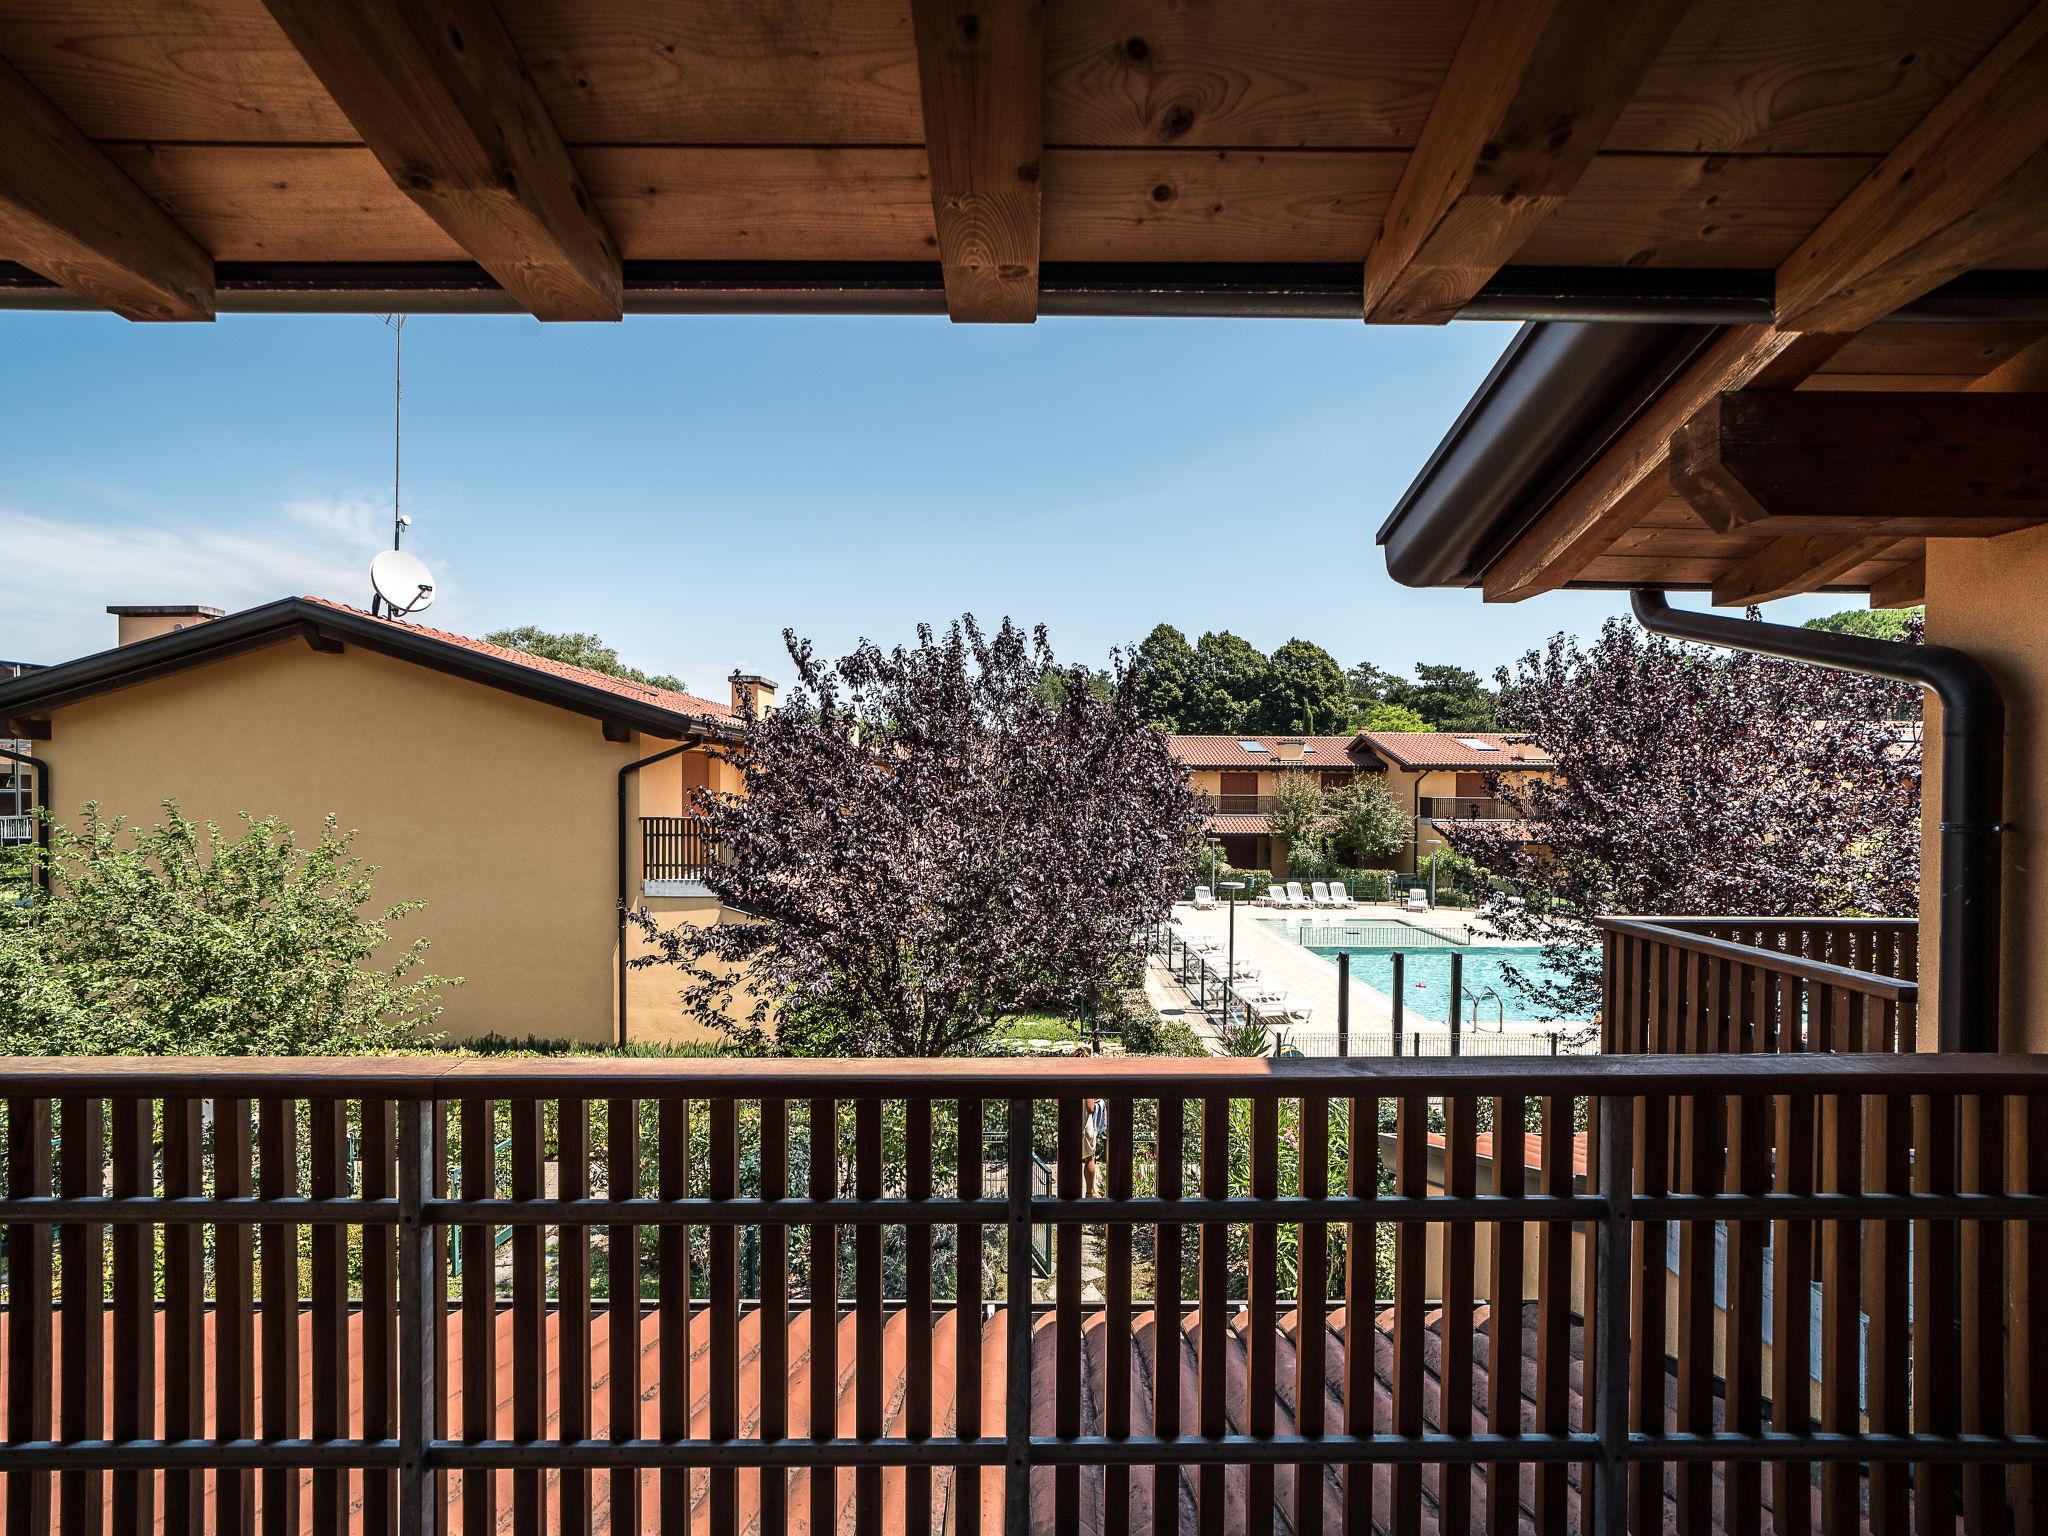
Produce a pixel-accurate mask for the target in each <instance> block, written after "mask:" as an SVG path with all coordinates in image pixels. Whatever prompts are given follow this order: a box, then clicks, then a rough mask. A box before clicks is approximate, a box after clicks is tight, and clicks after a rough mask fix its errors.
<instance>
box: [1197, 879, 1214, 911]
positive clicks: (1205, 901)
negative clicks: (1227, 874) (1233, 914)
mask: <svg viewBox="0 0 2048 1536" xmlns="http://www.w3.org/2000/svg"><path fill="white" fill-rule="evenodd" d="M1215 905H1216V893H1215V892H1214V891H1212V890H1210V889H1209V887H1207V886H1206V885H1198V886H1196V887H1195V910H1196V911H1198V912H1206V911H1208V910H1209V909H1210V908H1211V907H1213V906H1215Z"/></svg>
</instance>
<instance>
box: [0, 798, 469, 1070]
mask: <svg viewBox="0 0 2048 1536" xmlns="http://www.w3.org/2000/svg"><path fill="white" fill-rule="evenodd" d="M163 808H164V819H163V821H161V822H159V823H158V824H156V825H155V826H152V827H151V828H149V829H148V830H147V831H144V830H142V829H140V828H131V827H130V826H129V825H128V824H127V822H126V821H125V820H124V819H123V818H120V817H115V818H113V819H112V820H104V819H102V818H101V816H100V812H99V807H98V806H97V805H95V804H92V803H91V802H88V803H87V804H86V807H85V813H84V819H83V821H82V823H81V825H80V828H79V830H78V831H76V832H73V831H71V830H69V829H68V828H66V827H63V826H52V827H51V829H50V848H49V850H48V852H47V853H44V852H42V851H41V850H38V851H37V852H36V853H35V854H34V855H33V858H34V860H35V862H36V864H37V865H38V867H39V868H41V869H44V870H46V871H47V872H48V873H49V875H50V877H51V891H50V894H49V895H48V896H46V897H43V898H41V899H38V900H34V901H30V902H26V903H22V904H19V905H12V906H0V1051H4V1052H6V1053H8V1054H13V1055H22V1054H33V1055H66V1056H69V1055H80V1056H85V1055H117V1056H178V1055H203V1056H235V1055H281V1056H282V1055H298V1054H339V1053H348V1052H356V1051H380V1050H392V1049H396V1048H401V1047H405V1046H411V1045H417V1044H419V1043H421V1041H422V1039H423V1038H427V1037H426V1036H425V1035H424V1033H423V1032H424V1031H425V1030H426V1029H427V1027H428V1026H429V1025H431V1024H432V1023H433V1021H434V1019H435V1017H436V1016H437V1015H438V1014H439V1013H440V1011H441V1004H440V990H441V988H443V987H445V986H450V985H454V984H456V979H454V978H444V977H440V976H431V975H416V974H415V973H416V972H417V971H418V969H419V967H420V966H421V965H422V964H423V963H424V961H425V957H426V949H427V942H426V940H425V939H415V940H414V941H413V942H412V943H411V944H410V945H409V946H407V947H406V948H404V949H402V950H401V951H399V953H398V954H397V956H396V958H395V959H393V960H390V961H388V962H386V963H385V964H383V965H382V966H381V967H380V966H379V965H378V964H376V963H375V962H376V960H377V956H378V952H379V951H380V950H383V949H384V948H385V947H386V946H387V945H388V944H390V943H391V942H392V936H391V934H390V933H389V932H388V931H387V929H388V927H389V925H390V924H392V923H394V922H396V921H397V920H398V919H400V918H402V917H405V916H407V915H408V914H410V913H412V912H416V911H418V910H419V909H420V908H421V907H422V906H424V905H425V903H423V902H418V901H401V902H398V903H396V904H393V905H390V906H386V907H382V908H378V907H374V906H372V905H371V894H372V892H371V885H372V877H373V876H374V875H375V874H376V872H377V871H376V866H374V865H366V864H364V863H363V861H362V860H361V859H360V858H359V857H357V856H356V855H355V854H354V853H352V852H351V851H350V845H351V843H352V842H353V841H354V838H355V834H354V833H353V832H346V833H343V832H337V831H336V829H335V821H334V818H333V817H332V816H329V817H328V818H327V819H326V821H325V823H324V824H323V825H322V827H321V831H320V836H319V839H318V841H317V842H315V843H314V844H313V845H312V846H310V847H303V848H302V847H300V846H299V845H298V843H297V842H296V841H295V839H294V837H293V835H292V829H291V828H290V827H289V826H287V825H286V824H285V823H284V822H282V821H279V820H277V819H276V818H275V817H270V818H265V819H262V820H258V819H255V818H253V817H251V816H248V815H247V814H245V815H244V816H243V817H242V821H243V830H242V832H241V834H240V835H239V836H224V835H223V834H222V832H221V829H220V827H219V826H218V825H217V824H215V823H214V822H210V821H209V822H192V821H189V820H187V819H186V818H185V817H184V816H183V815H181V814H180V813H179V811H178V807H177V805H176V803H175V802H174V801H170V800H166V801H165V802H164V803H163Z"/></svg>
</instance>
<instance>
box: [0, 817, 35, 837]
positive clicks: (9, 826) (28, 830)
mask: <svg viewBox="0 0 2048 1536" xmlns="http://www.w3.org/2000/svg"><path fill="white" fill-rule="evenodd" d="M35 835H36V819H35V817H33V816H0V843H28V842H33V841H35Z"/></svg>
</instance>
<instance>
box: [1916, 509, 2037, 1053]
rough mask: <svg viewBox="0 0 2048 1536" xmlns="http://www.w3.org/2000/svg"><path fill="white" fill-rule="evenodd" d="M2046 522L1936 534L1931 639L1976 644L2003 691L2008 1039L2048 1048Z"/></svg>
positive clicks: (1972, 647)
mask: <svg viewBox="0 0 2048 1536" xmlns="http://www.w3.org/2000/svg"><path fill="white" fill-rule="evenodd" d="M2044 593H2048V528H2035V529H2029V530H2027V531H2026V532H2023V533H2011V534H2006V535H2005V536H2003V537H2002V538H1996V539H1930V540H1928V543H1927V638H1928V640H1929V641H1931V642H1934V643H1936V644H1940V645H1952V646H1955V647H1957V648H1959V649H1961V650H1965V651H1968V652H1969V653H1970V654H1971V655H1973V656H1975V657H1977V658H1978V659H1979V660H1980V661H1982V662H1983V663H1984V664H1985V666H1987V667H1989V668H1990V669H1991V673H1992V675H1993V676H1994V677H1995V678H1996V679H1997V680H1998V684H1999V686H2000V688H2001V689H2002V690H2003V691H2004V694H2005V721H2006V753H2005V820H2006V822H2007V824H2008V825H2009V826H2010V828H2011V830H2010V831H2008V832H2007V833H2006V834H2005V850H2006V855H2005V868H2006V879H2005V894H2004V930H2003V932H2004V944H2003V953H2004V960H2003V970H2004V975H2003V977H2002V986H2001V993H2002V997H2001V1003H2000V1013H2001V1020H2000V1043H2001V1044H2002V1045H2003V1046H2004V1047H2005V1048H2006V1049H2007V1050H2028V1051H2048V884H2044V883H2043V875H2044V873H2048V826H2044V825H2043V823H2042V821H2041V819H2040V817H2039V816H2038V814H2037V808H2038V807H2040V806H2041V805H2043V804H2048V619H2044V618H2043V616H2042V597H2043V594H2044ZM1940 731H1941V706H1940V705H1939V704H1938V703H1937V702H1935V701H1934V700H1933V699H1931V698H1930V699H1929V701H1928V704H1927V741H1928V743H1929V751H1928V753H1927V760H1926V762H1927V768H1926V793H1925V800H1924V803H1923V807H1922V818H1921V873H1920V918H1921V922H1920V981H1921V990H1922V993H1923V995H1925V996H1928V997H1932V995H1933V993H1934V990H1935V988H1936V986H1937V985H1938V977H1937V975H1936V959H1937V957H1936V954H1935V946H1934V937H1935V929H1936V921H1935V920H1936V910H1935V907H1936V900H1937V893H1938V892H1939V890H1940V860H1941V849H1940V836H1939V823H1940V819H1941V818H1940V805H1941V762H1940V756H1941V754H1940V752H1939V750H1938V749H1937V748H1936V746H1935V744H1936V743H1938V741H1939V739H1940ZM1920 1018H1921V1041H1920V1045H1921V1049H1922V1050H1931V1049H1933V1048H1934V1043H1935V1042H1934V1033H1933V1032H1934V1023H1935V1012H1934V1009H1933V1008H1932V1007H1931V1006H1930V1007H1927V1008H1923V1009H1922V1010H1921V1015H1920Z"/></svg>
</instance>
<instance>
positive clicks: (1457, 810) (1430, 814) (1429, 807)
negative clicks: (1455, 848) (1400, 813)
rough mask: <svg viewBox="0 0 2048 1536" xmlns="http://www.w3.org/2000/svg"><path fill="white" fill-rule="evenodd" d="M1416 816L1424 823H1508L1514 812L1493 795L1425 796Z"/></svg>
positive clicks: (1417, 808) (1418, 805)
mask: <svg viewBox="0 0 2048 1536" xmlns="http://www.w3.org/2000/svg"><path fill="white" fill-rule="evenodd" d="M1416 814H1418V815H1419V816H1421V818H1422V819H1423V820H1424V821H1506V820H1509V819H1511V818H1512V817H1513V815H1514V812H1513V811H1511V810H1510V809H1509V808H1508V803H1507V802H1506V801H1505V800H1497V799H1495V798H1494V797H1493V796H1491V795H1423V796H1421V797H1419V798H1418V800H1417V801H1416Z"/></svg>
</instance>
